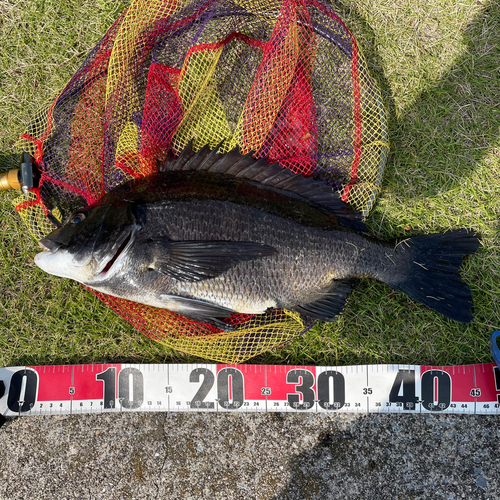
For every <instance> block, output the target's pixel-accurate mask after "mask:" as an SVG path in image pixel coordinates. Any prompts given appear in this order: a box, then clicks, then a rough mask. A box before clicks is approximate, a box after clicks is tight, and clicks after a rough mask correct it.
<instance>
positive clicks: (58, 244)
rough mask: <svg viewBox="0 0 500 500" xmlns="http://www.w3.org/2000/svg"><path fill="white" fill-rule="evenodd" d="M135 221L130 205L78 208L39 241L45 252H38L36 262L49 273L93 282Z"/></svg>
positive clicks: (128, 233) (127, 234)
mask: <svg viewBox="0 0 500 500" xmlns="http://www.w3.org/2000/svg"><path fill="white" fill-rule="evenodd" d="M134 224H135V217H134V215H133V213H132V210H131V207H130V205H129V204H127V205H121V206H113V205H99V206H96V207H93V208H88V209H85V210H79V211H78V212H75V213H73V214H72V215H71V216H70V217H69V218H68V219H67V220H66V222H65V224H64V225H63V226H62V227H60V228H58V229H55V230H54V231H52V233H50V234H49V235H48V236H47V237H45V238H42V239H41V240H40V246H42V247H43V248H44V249H45V251H44V252H41V253H39V254H38V255H36V257H35V264H36V265H37V266H38V267H40V268H41V269H42V270H44V271H46V272H48V273H49V274H54V275H56V276H60V277H64V278H71V279H74V280H77V281H80V282H87V281H90V280H91V279H92V278H93V277H94V276H95V275H96V274H98V273H99V272H100V271H102V269H103V268H104V267H105V266H106V263H107V262H108V261H109V260H110V259H112V258H113V256H114V255H115V254H116V252H117V251H118V249H119V248H120V246H121V245H122V243H123V241H124V240H125V239H126V238H127V236H129V235H130V233H131V231H132V228H133V226H134Z"/></svg>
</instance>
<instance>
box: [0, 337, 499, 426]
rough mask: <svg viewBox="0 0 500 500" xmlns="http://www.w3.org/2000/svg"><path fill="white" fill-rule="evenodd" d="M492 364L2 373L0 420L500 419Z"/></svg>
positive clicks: (73, 368)
mask: <svg viewBox="0 0 500 500" xmlns="http://www.w3.org/2000/svg"><path fill="white" fill-rule="evenodd" d="M497 338H500V331H497V332H494V333H493V334H492V335H491V339H490V342H491V344H490V347H491V352H492V355H493V357H494V359H495V361H496V363H483V364H476V365H462V366H446V367H437V366H420V365H356V366H341V367H329V366H282V365H220V364H201V365H200V364H151V365H135V364H95V365H61V366H18V367H9V368H1V369H0V415H3V416H4V417H12V416H21V415H71V414H77V413H113V412H127V411H170V412H199V411H205V412H207V411H208V412H219V411H220V412H246V413H251V412H324V413H335V412H343V413H416V412H418V413H433V412H434V413H436V412H440V413H465V414H474V415H476V414H482V415H490V414H494V415H496V414H498V413H500V370H499V368H498V365H499V364H500V363H499V362H500V349H499V348H498V346H497Z"/></svg>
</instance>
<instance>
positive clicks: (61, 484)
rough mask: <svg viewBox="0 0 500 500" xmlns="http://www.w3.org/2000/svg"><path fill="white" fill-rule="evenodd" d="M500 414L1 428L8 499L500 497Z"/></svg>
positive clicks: (135, 418) (162, 419) (74, 421)
mask: <svg viewBox="0 0 500 500" xmlns="http://www.w3.org/2000/svg"><path fill="white" fill-rule="evenodd" d="M499 423H500V419H499V418H498V417H494V416H487V417H485V416H483V417H481V416H451V415H450V416H447V415H437V416H434V415H426V416H424V415H392V416H389V415H378V416H377V415H373V414H372V415H359V416H356V415H355V416H349V415H324V414H323V415H321V414H312V415H303V414H294V415H285V414H253V415H237V414H202V413H198V414H161V413H152V414H137V413H127V414H114V415H79V416H58V417H21V418H18V419H16V420H13V421H8V422H7V423H6V424H5V425H4V426H3V427H2V428H1V429H0V471H1V472H0V474H1V481H0V498H1V499H23V500H24V499H28V498H35V499H41V500H42V499H61V500H62V499H79V500H83V499H149V498H151V499H153V498H166V499H177V498H186V499H201V498H210V499H329V498H360V499H424V498H438V499H445V500H455V499H461V498H467V499H476V498H478V499H487V498H489V499H496V498H500V489H499V479H500V474H499V473H500V446H499V444H500V443H499V441H500V428H499Z"/></svg>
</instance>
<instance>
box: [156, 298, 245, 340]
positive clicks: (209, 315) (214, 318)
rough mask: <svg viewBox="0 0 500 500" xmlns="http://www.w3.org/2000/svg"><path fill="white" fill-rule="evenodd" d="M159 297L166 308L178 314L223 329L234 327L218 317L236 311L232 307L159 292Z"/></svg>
mask: <svg viewBox="0 0 500 500" xmlns="http://www.w3.org/2000/svg"><path fill="white" fill-rule="evenodd" d="M160 299H161V300H162V301H163V302H164V304H165V308H166V309H168V310H169V311H172V312H175V313H177V314H180V315H181V316H184V317H185V318H189V319H192V320H194V321H199V322H200V323H210V324H211V325H214V326H216V327H217V328H220V329H221V330H224V331H231V330H233V329H234V328H233V327H232V326H230V325H228V324H227V323H224V321H221V320H220V319H218V318H227V317H229V316H231V314H233V313H235V312H236V311H233V310H232V309H228V308H227V307H222V306H218V305H216V304H211V303H209V302H205V301H203V300H198V299H190V298H188V297H180V296H178V295H168V294H160Z"/></svg>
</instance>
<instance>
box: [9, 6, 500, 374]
mask: <svg viewBox="0 0 500 500" xmlns="http://www.w3.org/2000/svg"><path fill="white" fill-rule="evenodd" d="M125 5H126V2H123V3H120V2H115V1H110V0H108V1H106V0H99V1H82V0H69V1H65V2H61V1H60V0H45V1H42V0H40V1H26V0H24V1H22V0H16V1H15V2H14V1H12V2H11V1H6V0H0V117H1V120H2V124H3V126H2V127H1V128H0V170H8V168H9V167H17V163H18V160H17V156H15V155H14V153H15V150H14V148H13V144H14V142H15V141H16V139H17V138H18V137H19V135H20V134H21V133H22V131H23V130H24V128H25V127H26V126H27V124H28V122H29V120H30V117H31V116H32V115H33V113H34V112H35V110H36V109H37V108H38V107H39V106H40V105H41V104H43V103H44V102H46V101H48V100H49V99H51V97H52V96H53V95H54V94H55V93H56V92H57V90H59V89H60V88H61V87H62V86H63V85H64V84H65V83H66V82H67V80H68V79H69V78H70V77H71V75H72V74H73V73H74V72H75V70H76V69H77V68H78V66H79V65H80V64H81V62H82V61H83V59H84V58H85V56H86V54H87V53H88V52H89V51H90V49H91V48H92V47H93V46H94V45H95V43H97V42H98V40H99V39H100V38H101V37H102V35H103V34H104V33H105V31H106V30H107V28H108V27H109V26H110V25H111V23H112V22H113V21H114V20H115V19H116V17H117V16H118V15H119V13H120V12H121V11H122V10H123V8H124V6H125ZM334 7H335V9H336V10H337V12H338V13H339V14H340V15H341V17H343V19H344V20H345V21H346V22H347V24H348V25H349V26H350V27H351V29H352V31H353V32H354V34H355V35H356V37H357V39H358V41H359V43H360V45H361V47H362V48H363V51H364V53H365V56H366V58H367V60H368V64H369V66H370V70H371V73H372V75H373V76H374V78H375V79H376V80H377V82H378V83H379V85H380V87H381V89H382V94H383V98H384V102H385V103H386V107H387V110H388V113H389V127H390V141H391V156H390V158H389V162H388V165H387V168H386V173H385V176H384V180H383V184H382V190H381V194H380V197H379V199H378V202H377V203H376V205H375V207H374V209H373V211H372V213H371V215H370V217H369V220H368V224H369V227H370V230H371V231H372V232H373V233H374V234H376V235H377V236H379V237H402V236H408V235H414V234H424V233H430V232H439V231H443V230H448V229H452V228H458V227H467V228H472V229H475V230H476V231H478V232H480V233H481V234H482V244H481V248H480V250H479V251H478V253H477V255H475V256H474V257H473V258H471V259H470V260H469V261H468V262H467V264H466V266H465V269H464V278H465V280H466V281H467V282H468V283H469V284H470V286H471V288H472V292H473V297H474V303H475V317H476V321H475V322H474V323H472V324H470V325H461V324H459V323H456V322H453V321H451V320H447V319H446V318H444V317H442V316H440V315H439V314H437V313H435V312H433V311H430V310H428V309H426V308H425V307H424V306H421V305H420V304H417V303H415V302H414V301H412V300H411V299H409V298H407V297H406V296H405V295H403V294H401V293H399V292H394V291H392V290H391V289H389V288H388V287H386V286H384V285H382V284H379V283H376V282H373V281H368V280H366V281H363V282H360V283H359V286H358V287H357V288H356V289H355V291H354V292H353V293H352V295H351V296H350V298H349V300H348V304H347V307H346V310H345V312H344V314H343V315H342V316H341V318H340V320H339V321H338V323H336V324H325V325H320V326H317V327H315V328H314V329H313V330H311V331H310V332H309V333H307V334H306V335H304V336H303V337H302V338H299V339H296V340H295V341H293V342H291V343H290V344H288V345H286V346H284V347H283V348H281V349H275V350H273V351H271V352H269V353H266V354H263V355H261V356H258V357H257V358H254V359H253V360H252V362H258V363H293V364H318V365H322V364H328V365H337V364H338V365H347V364H359V363H415V364H425V363H429V364H438V365H441V364H462V363H474V362H483V361H490V360H491V358H490V355H489V349H488V337H489V334H490V333H491V332H492V331H493V330H495V329H500V245H499V232H500V140H499V138H500V107H499V105H498V96H500V72H499V61H500V8H499V7H498V3H497V2H486V1H482V2H478V1H477V0H474V1H463V2H460V3H457V2H455V1H454V0H429V1H428V2H415V1H410V0H377V1H375V0H357V1H356V2H351V1H347V0H344V1H342V2H335V3H334ZM13 198H14V194H13V193H4V194H0V262H1V267H0V366H2V365H3V366H5V365H16V364H55V363H92V362H102V361H117V362H118V361H129V362H137V363H151V362H186V361H190V360H191V361H194V360H195V358H193V357H190V356H187V355H184V354H182V353H178V352H174V351H171V350H168V349H166V348H165V347H163V346H161V345H159V344H156V343H154V342H153V341H150V340H149V339H147V338H146V337H145V336H144V335H143V334H141V333H139V332H138V331H136V330H134V329H133V328H132V327H131V326H130V325H129V324H128V323H126V322H125V321H124V320H122V319H121V318H119V317H118V316H117V315H116V314H115V313H114V312H112V311H111V310H110V309H108V308H107V307H106V306H104V304H102V303H101V302H100V301H99V300H98V299H96V298H95V297H94V296H93V295H92V294H90V293H89V292H87V291H85V290H84V289H83V288H82V287H81V286H79V285H78V284H76V283H73V282H70V281H69V280H63V279H60V278H56V277H53V276H48V275H46V274H44V273H43V272H42V271H41V270H39V269H38V268H37V267H36V266H34V264H33V256H34V255H35V254H36V253H37V251H38V247H37V245H36V242H34V241H33V240H32V239H31V238H30V236H29V235H28V232H27V230H26V228H25V227H24V226H23V224H22V223H21V222H20V220H19V218H18V216H17V214H16V213H15V211H14V210H13V208H12V205H11V200H12V199H13Z"/></svg>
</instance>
